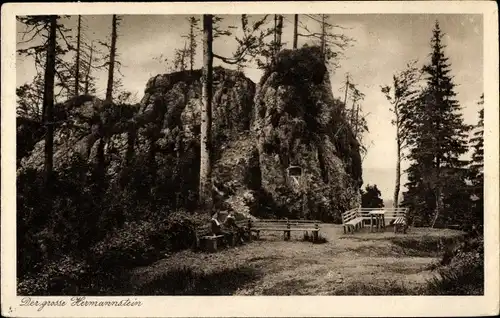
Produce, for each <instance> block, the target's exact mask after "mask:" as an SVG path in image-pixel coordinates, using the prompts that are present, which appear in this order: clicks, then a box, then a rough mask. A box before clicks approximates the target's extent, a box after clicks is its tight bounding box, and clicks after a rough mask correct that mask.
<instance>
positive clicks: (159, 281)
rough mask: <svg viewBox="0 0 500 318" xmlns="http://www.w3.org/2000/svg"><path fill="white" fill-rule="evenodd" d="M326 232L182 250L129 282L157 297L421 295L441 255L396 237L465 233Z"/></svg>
mask: <svg viewBox="0 0 500 318" xmlns="http://www.w3.org/2000/svg"><path fill="white" fill-rule="evenodd" d="M321 231H322V235H323V236H325V237H326V238H327V239H328V242H327V243H324V244H312V243H310V242H304V241H300V237H299V236H298V235H297V234H296V235H295V236H292V240H291V241H283V240H282V237H281V236H280V234H275V235H268V236H264V237H262V239H261V240H260V241H254V242H251V243H249V244H246V245H243V246H239V247H235V248H229V249H224V250H221V251H220V252H218V253H215V254H207V253H194V252H192V251H183V252H180V253H176V254H174V255H171V256H169V257H167V258H165V259H162V260H160V261H158V262H156V263H155V264H152V265H151V266H147V267H142V268H137V269H136V270H135V271H134V273H133V275H132V279H131V282H132V285H133V286H134V289H135V291H136V292H139V293H143V294H157V295H160V294H217V295H292V294H293V295H345V294H348V295H354V294H368V295H377V294H379V295H380V294H387V292H388V291H390V292H389V293H392V294H408V293H411V294H418V293H420V292H421V289H422V287H424V286H425V283H426V281H427V280H428V279H429V278H431V277H432V276H433V275H434V274H433V272H432V271H430V270H429V266H430V265H431V264H433V263H434V262H436V261H437V260H438V257H439V255H438V254H437V253H436V252H430V251H418V250H415V249H413V248H411V247H403V246H404V244H403V246H402V245H401V244H396V243H397V241H396V243H395V240H398V239H399V240H405V242H411V241H414V242H419V241H430V240H434V241H438V240H439V238H441V237H450V236H458V235H460V232H457V231H452V230H432V229H412V231H410V232H409V233H408V234H406V235H403V234H397V235H396V234H394V233H390V232H385V233H366V232H364V233H356V234H355V235H344V234H343V232H342V228H341V227H340V226H338V225H326V226H324V227H323V228H322V230H321ZM281 235H282V234H281Z"/></svg>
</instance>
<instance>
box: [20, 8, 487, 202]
mask: <svg viewBox="0 0 500 318" xmlns="http://www.w3.org/2000/svg"><path fill="white" fill-rule="evenodd" d="M252 17H253V16H251V17H250V18H252ZM302 17H303V16H302ZM292 19H293V17H292V16H285V22H284V23H285V24H284V30H283V41H284V42H286V47H288V48H291V45H292V28H293V24H292V23H291V21H292ZM76 20H77V19H76V17H71V18H69V19H64V21H63V22H64V23H65V25H66V26H68V27H70V28H74V27H75V25H76ZM306 20H307V19H306V18H305V17H303V18H302V21H303V22H304V23H306V24H307V25H308V27H309V28H314V27H315V25H316V23H314V22H312V21H310V20H309V21H306ZM436 20H438V21H439V23H440V25H441V29H442V30H443V32H444V33H445V34H446V35H445V37H444V44H445V45H446V46H447V47H446V49H445V54H446V55H447V56H448V57H449V59H450V63H451V65H452V75H453V76H454V81H455V84H457V87H456V89H455V91H456V93H457V95H458V96H457V99H458V101H459V102H460V104H461V106H462V113H463V115H464V120H465V122H466V123H468V124H474V123H476V121H477V111H478V106H477V105H476V103H477V101H478V100H479V97H480V95H481V94H482V93H483V23H482V16H481V15H463V14H462V15H444V14H440V15H430V14H413V15H408V14H380V15H379V14H345V15H331V17H330V21H331V22H332V23H335V24H338V25H341V26H342V27H344V28H345V29H344V30H339V32H343V33H344V34H346V35H347V36H350V37H352V38H354V39H355V40H356V42H354V43H353V45H352V46H351V47H349V48H348V49H347V50H346V51H345V52H344V55H345V58H343V59H342V60H340V68H339V69H337V70H336V71H335V73H334V74H331V82H332V86H333V87H332V90H333V93H334V95H336V96H337V97H341V96H343V93H342V91H341V89H342V82H343V81H344V80H345V76H346V73H349V74H350V76H351V78H352V80H353V82H354V83H356V84H357V85H358V87H359V89H360V90H361V91H362V92H363V93H364V94H365V96H366V97H365V100H364V102H363V104H362V108H363V111H364V112H365V113H369V115H368V116H367V122H368V127H369V130H370V132H369V133H368V134H366V136H365V141H366V144H367V146H368V153H367V155H366V157H365V158H364V161H363V180H364V182H365V185H366V184H377V186H378V187H379V189H380V190H381V192H382V197H383V198H384V199H392V196H393V188H394V180H395V164H396V144H395V129H394V127H392V126H391V123H390V122H391V118H392V114H391V112H390V111H389V106H388V103H387V101H386V100H385V97H384V95H383V94H382V93H381V92H380V86H381V85H383V84H390V83H391V79H392V75H393V73H394V72H396V71H399V70H401V69H402V68H403V67H404V66H405V65H406V63H408V62H409V61H410V60H413V59H417V60H418V61H419V65H422V64H423V63H427V60H428V54H429V53H430V52H431V49H430V44H429V41H430V38H431V35H432V29H433V27H434V23H435V21H436ZM84 21H85V24H86V26H87V30H86V31H85V36H86V38H87V39H88V41H91V40H105V39H106V38H108V37H109V34H110V31H111V16H108V15H102V16H85V18H84ZM223 24H224V25H228V24H232V25H235V26H239V25H240V24H239V16H224V23H223ZM21 30H22V26H21V25H19V24H18V31H21ZM187 30H188V22H187V21H186V16H166V15H163V16H132V15H129V16H123V20H122V21H121V25H120V27H119V29H118V34H119V37H118V42H117V48H118V52H119V54H120V57H119V59H120V60H121V62H122V64H123V67H122V69H121V72H122V74H123V79H122V81H123V84H124V89H126V90H129V91H131V92H132V93H134V94H136V97H137V99H138V100H140V99H141V98H142V96H143V93H144V88H145V84H146V82H147V80H148V79H149V78H150V77H151V76H154V75H156V74H159V73H165V72H166V67H165V65H164V64H161V63H159V62H158V60H155V59H154V58H155V57H159V56H160V55H163V56H166V57H167V58H169V57H170V58H171V57H172V55H173V52H174V49H175V48H181V47H183V46H184V39H183V38H182V37H181V35H182V34H185V33H186V32H187ZM19 40H20V34H19V32H18V41H19ZM304 43H305V42H304V39H299V46H300V45H302V44H304ZM200 44H201V43H200ZM21 47H23V45H19V46H18V48H21ZM235 48H236V42H235V41H234V40H233V39H232V38H231V37H227V38H224V39H223V38H221V39H217V40H216V41H215V42H214V51H215V52H216V53H218V54H220V55H230V54H231V52H233V51H234V50H235ZM199 52H200V54H199V55H198V57H197V65H196V66H197V67H198V68H199V67H201V61H202V57H201V45H200V46H199ZM33 74H34V62H33V60H30V59H22V58H19V57H18V59H17V78H16V83H17V85H21V84H23V83H25V82H28V81H30V80H31V79H32V78H33ZM245 74H246V75H247V76H248V77H249V78H251V79H252V80H253V81H254V82H258V81H259V79H260V75H261V72H260V71H259V70H258V69H256V68H247V69H245ZM94 75H95V76H96V77H98V95H99V96H101V97H104V93H105V87H106V73H105V71H103V72H102V73H96V74H94ZM404 167H406V165H404V166H403V168H404ZM403 181H404V180H403Z"/></svg>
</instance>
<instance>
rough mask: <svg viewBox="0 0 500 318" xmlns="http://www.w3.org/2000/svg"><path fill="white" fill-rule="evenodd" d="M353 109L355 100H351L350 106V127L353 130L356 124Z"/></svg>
mask: <svg viewBox="0 0 500 318" xmlns="http://www.w3.org/2000/svg"><path fill="white" fill-rule="evenodd" d="M355 109H356V102H355V101H354V100H353V101H352V106H351V127H352V129H353V130H354V127H355V126H356V122H355V118H354V116H355Z"/></svg>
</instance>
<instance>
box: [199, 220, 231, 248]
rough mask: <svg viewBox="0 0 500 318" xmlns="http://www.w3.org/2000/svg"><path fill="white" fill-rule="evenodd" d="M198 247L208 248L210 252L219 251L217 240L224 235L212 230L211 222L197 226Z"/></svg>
mask: <svg viewBox="0 0 500 318" xmlns="http://www.w3.org/2000/svg"><path fill="white" fill-rule="evenodd" d="M195 235H196V241H195V246H196V249H201V250H207V251H209V252H216V251H217V242H218V241H219V240H220V239H221V238H223V237H224V235H221V234H218V235H216V234H214V233H213V231H212V225H211V224H210V223H208V224H205V225H202V226H197V227H196V229H195Z"/></svg>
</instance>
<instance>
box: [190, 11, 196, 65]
mask: <svg viewBox="0 0 500 318" xmlns="http://www.w3.org/2000/svg"><path fill="white" fill-rule="evenodd" d="M193 19H194V18H193ZM195 44H196V39H195V38H194V20H191V24H190V26H189V70H190V72H191V73H193V65H194V55H195V53H196V52H195V50H196V47H195Z"/></svg>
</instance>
